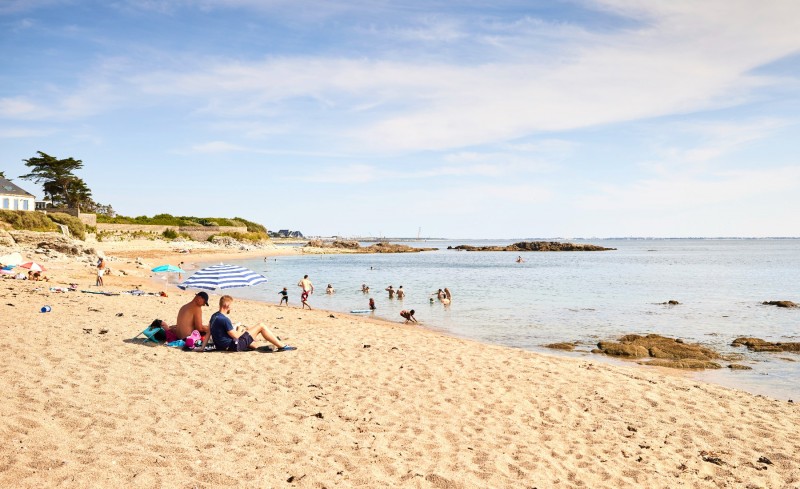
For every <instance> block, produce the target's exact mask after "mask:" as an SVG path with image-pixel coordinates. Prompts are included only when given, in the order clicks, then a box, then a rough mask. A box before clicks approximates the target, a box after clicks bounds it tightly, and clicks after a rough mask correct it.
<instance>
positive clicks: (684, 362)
mask: <svg viewBox="0 0 800 489" xmlns="http://www.w3.org/2000/svg"><path fill="white" fill-rule="evenodd" d="M597 347H598V350H593V352H600V353H605V354H606V355H612V356H617V357H628V358H654V359H655V360H653V361H649V362H640V363H643V364H646V365H658V366H663V367H671V368H689V369H700V368H720V365H719V364H717V363H715V362H712V361H711V360H716V359H718V358H720V355H719V353H717V352H715V351H714V350H711V349H710V348H706V347H704V346H700V345H696V344H689V343H684V342H683V341H682V340H680V339H675V338H667V337H665V336H661V335H657V334H649V335H647V336H641V335H636V334H630V335H625V336H623V337H622V338H620V339H619V342H614V341H601V342H600V343H598V344H597Z"/></svg>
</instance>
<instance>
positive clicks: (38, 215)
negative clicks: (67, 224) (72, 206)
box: [0, 209, 59, 231]
mask: <svg viewBox="0 0 800 489" xmlns="http://www.w3.org/2000/svg"><path fill="white" fill-rule="evenodd" d="M0 221H4V222H7V223H8V224H10V225H11V229H18V230H27V231H58V230H59V228H58V226H56V224H55V223H54V222H53V221H52V220H51V219H49V218H48V217H47V214H44V213H42V212H31V211H7V210H3V209H0Z"/></svg>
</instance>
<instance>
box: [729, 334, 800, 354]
mask: <svg viewBox="0 0 800 489" xmlns="http://www.w3.org/2000/svg"><path fill="white" fill-rule="evenodd" d="M731 346H746V347H747V349H748V350H750V351H756V352H762V351H767V352H769V351H777V352H779V351H792V352H800V343H771V342H769V341H764V340H762V339H761V338H746V337H742V338H736V339H735V340H733V343H731Z"/></svg>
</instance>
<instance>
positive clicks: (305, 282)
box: [297, 275, 314, 309]
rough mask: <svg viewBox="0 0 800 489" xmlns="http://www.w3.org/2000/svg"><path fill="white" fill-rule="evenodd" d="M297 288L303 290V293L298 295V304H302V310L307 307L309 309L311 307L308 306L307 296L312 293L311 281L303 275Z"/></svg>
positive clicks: (312, 285)
mask: <svg viewBox="0 0 800 489" xmlns="http://www.w3.org/2000/svg"><path fill="white" fill-rule="evenodd" d="M297 286H298V287H300V288H301V289H303V293H302V294H300V302H302V303H303V309H305V308H306V306H308V308H309V309H311V306H309V305H308V302H306V301H308V296H309V294H313V293H314V284H312V283H311V280H309V279H308V275H304V276H303V279H302V280H300V281H299V282H297Z"/></svg>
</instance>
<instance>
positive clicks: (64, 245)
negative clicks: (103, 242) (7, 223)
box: [8, 231, 96, 256]
mask: <svg viewBox="0 0 800 489" xmlns="http://www.w3.org/2000/svg"><path fill="white" fill-rule="evenodd" d="M8 235H9V236H10V237H11V239H12V240H13V241H14V244H13V245H12V247H13V246H18V247H21V248H33V249H36V250H37V251H38V252H40V253H44V254H47V253H48V252H57V253H62V254H65V255H73V256H74V255H94V254H96V251H95V250H94V248H86V247H84V246H83V244H82V243H83V242H82V241H78V240H74V239H72V238H68V237H66V236H64V235H63V234H59V233H49V232H47V233H40V232H36V231H8Z"/></svg>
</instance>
